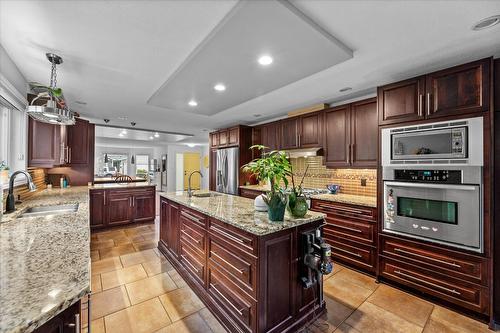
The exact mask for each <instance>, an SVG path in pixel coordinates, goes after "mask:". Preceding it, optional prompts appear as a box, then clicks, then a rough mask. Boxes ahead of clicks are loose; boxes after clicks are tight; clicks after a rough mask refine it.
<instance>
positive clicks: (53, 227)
mask: <svg viewBox="0 0 500 333" xmlns="http://www.w3.org/2000/svg"><path fill="white" fill-rule="evenodd" d="M67 204H78V210H77V211H76V212H73V213H64V214H59V215H48V216H38V217H20V215H21V214H22V213H24V212H25V211H26V209H27V208H28V207H38V206H48V205H67ZM89 244H90V229H89V221H88V188H87V187H86V186H85V187H71V188H67V189H50V190H49V189H47V190H43V191H40V192H39V193H37V194H35V195H34V196H33V197H32V198H31V199H29V200H27V201H25V202H23V203H22V204H19V205H17V210H16V211H15V212H13V213H11V214H7V215H4V216H3V218H2V222H1V223H0V332H2V333H7V332H8V333H14V332H32V331H34V330H35V329H37V328H38V327H40V326H42V325H44V324H45V323H46V322H48V321H49V320H50V319H52V318H53V317H54V316H56V315H58V314H59V313H61V312H63V311H64V310H66V309H68V308H75V311H76V312H78V314H79V304H77V303H79V301H80V299H81V298H83V297H84V296H86V295H88V294H89V293H90V245H89ZM75 319H77V318H75V317H74V316H72V318H68V320H70V321H68V322H61V325H76V323H75V322H74V320H75Z"/></svg>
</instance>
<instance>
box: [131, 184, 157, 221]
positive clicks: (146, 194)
mask: <svg viewBox="0 0 500 333" xmlns="http://www.w3.org/2000/svg"><path fill="white" fill-rule="evenodd" d="M132 208H133V211H134V222H141V221H150V220H154V219H155V216H156V211H155V192H154V191H143V192H139V193H137V194H134V196H133V198H132Z"/></svg>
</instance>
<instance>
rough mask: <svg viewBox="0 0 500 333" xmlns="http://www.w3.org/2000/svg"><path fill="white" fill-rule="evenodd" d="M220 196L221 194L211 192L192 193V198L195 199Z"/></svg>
mask: <svg viewBox="0 0 500 333" xmlns="http://www.w3.org/2000/svg"><path fill="white" fill-rule="evenodd" d="M221 195H222V194H219V193H212V192H201V193H193V197H197V198H209V197H219V196H221Z"/></svg>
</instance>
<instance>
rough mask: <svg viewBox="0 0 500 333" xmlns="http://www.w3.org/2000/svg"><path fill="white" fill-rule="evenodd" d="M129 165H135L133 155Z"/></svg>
mask: <svg viewBox="0 0 500 333" xmlns="http://www.w3.org/2000/svg"><path fill="white" fill-rule="evenodd" d="M130 164H135V158H134V155H132V158H131V159H130Z"/></svg>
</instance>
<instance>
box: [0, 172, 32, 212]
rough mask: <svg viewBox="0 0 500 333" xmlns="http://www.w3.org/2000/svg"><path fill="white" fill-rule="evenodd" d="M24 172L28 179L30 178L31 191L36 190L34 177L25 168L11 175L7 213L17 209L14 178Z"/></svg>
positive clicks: (29, 186)
mask: <svg viewBox="0 0 500 333" xmlns="http://www.w3.org/2000/svg"><path fill="white" fill-rule="evenodd" d="M20 173H22V174H23V175H25V176H26V179H27V180H28V188H29V189H30V192H34V191H36V185H35V183H33V179H32V178H31V175H30V174H29V173H28V172H27V171H24V170H19V171H16V172H14V173H13V174H12V176H10V182H9V194H8V195H7V204H6V209H5V212H6V213H10V212H13V211H15V210H16V199H14V179H15V178H16V176H17V175H18V174H20Z"/></svg>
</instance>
